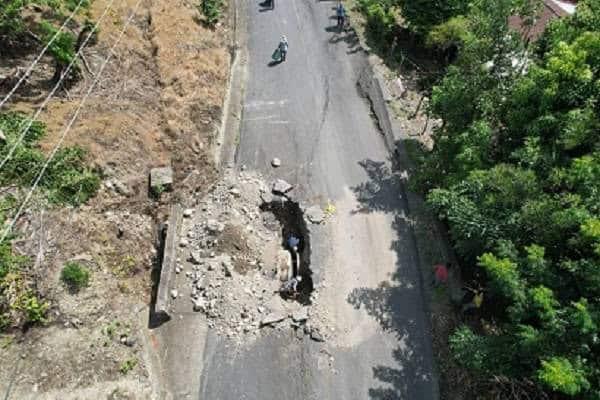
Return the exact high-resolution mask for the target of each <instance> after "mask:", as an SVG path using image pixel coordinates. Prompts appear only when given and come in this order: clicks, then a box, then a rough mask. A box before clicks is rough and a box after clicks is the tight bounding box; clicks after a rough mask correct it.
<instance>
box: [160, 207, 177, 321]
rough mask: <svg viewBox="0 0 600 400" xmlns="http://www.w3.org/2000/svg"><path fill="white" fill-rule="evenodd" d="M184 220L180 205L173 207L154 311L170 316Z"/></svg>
mask: <svg viewBox="0 0 600 400" xmlns="http://www.w3.org/2000/svg"><path fill="white" fill-rule="evenodd" d="M182 218H183V210H182V209H181V206H180V205H179V204H175V205H173V206H171V214H170V216H169V226H168V228H167V234H166V236H165V244H164V252H163V259H162V265H161V270H160V281H159V283H158V289H157V291H156V304H155V307H154V311H155V312H156V313H164V314H166V315H169V310H170V307H169V306H170V302H171V295H170V290H169V288H170V287H171V285H170V283H171V280H172V279H174V275H175V261H176V260H177V238H178V236H179V227H180V226H181V220H182Z"/></svg>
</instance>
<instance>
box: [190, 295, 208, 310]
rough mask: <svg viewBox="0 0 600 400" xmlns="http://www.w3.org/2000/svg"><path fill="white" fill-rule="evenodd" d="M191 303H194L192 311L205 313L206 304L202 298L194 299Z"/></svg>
mask: <svg viewBox="0 0 600 400" xmlns="http://www.w3.org/2000/svg"><path fill="white" fill-rule="evenodd" d="M192 302H193V303H194V307H193V308H194V311H196V312H203V313H205V312H206V310H207V304H206V301H205V300H204V299H203V298H198V299H194V300H193V301H192Z"/></svg>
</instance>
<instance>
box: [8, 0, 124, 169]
mask: <svg viewBox="0 0 600 400" xmlns="http://www.w3.org/2000/svg"><path fill="white" fill-rule="evenodd" d="M114 1H115V0H110V2H109V3H108V5H107V6H106V8H104V12H103V13H102V15H100V18H99V19H98V21H96V23H95V24H94V27H93V28H92V29H91V30H90V32H89V33H88V35H87V37H86V38H85V40H84V41H83V43H82V44H81V46H80V47H79V50H77V53H75V56H74V57H73V59H72V60H71V61H70V62H69V65H67V68H66V69H65V70H64V71H63V73H62V74H61V75H60V79H59V80H58V82H56V84H55V85H54V87H53V88H52V90H51V91H50V93H49V94H48V96H46V98H45V99H44V101H43V102H42V104H41V105H40V106H39V107H38V109H37V111H36V112H35V114H34V115H33V117H31V118H29V119H28V120H27V122H26V123H25V124H24V125H22V126H25V127H24V128H23V129H21V132H19V137H18V139H17V141H16V142H15V143H14V144H13V145H12V147H11V148H10V150H9V151H8V153H7V154H6V156H5V157H4V159H3V160H2V162H0V169H2V167H4V165H5V164H6V163H7V162H8V160H10V159H11V157H12V156H13V154H14V152H15V150H16V149H17V147H18V146H19V144H21V142H22V141H23V139H24V138H25V135H26V134H27V131H28V130H29V128H31V125H32V124H33V122H34V121H35V120H36V118H37V117H38V116H39V115H40V114H41V112H42V111H43V110H44V107H46V105H47V104H48V102H49V101H50V99H51V98H52V97H53V96H54V94H55V93H56V91H57V90H58V88H59V87H60V85H61V84H62V82H63V80H64V79H65V78H66V77H67V76H68V75H69V72H70V71H71V69H72V68H73V66H74V65H75V62H76V61H77V58H78V57H79V55H80V54H82V52H83V50H84V49H85V47H86V46H87V43H88V41H89V40H90V38H91V37H92V36H93V35H94V32H95V31H96V29H97V28H98V26H99V25H100V22H102V20H103V19H104V17H105V16H106V13H107V12H108V10H109V9H110V7H111V6H112V4H113V3H114Z"/></svg>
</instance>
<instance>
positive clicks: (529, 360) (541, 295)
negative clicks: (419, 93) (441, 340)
mask: <svg viewBox="0 0 600 400" xmlns="http://www.w3.org/2000/svg"><path fill="white" fill-rule="evenodd" d="M447 3H448V4H449V7H452V3H453V2H452V1H448V2H447ZM415 4H416V3H413V5H415ZM519 7H520V4H519V3H518V2H517V1H511V0H477V1H474V2H473V4H472V6H471V8H470V9H469V12H468V13H466V14H465V15H464V16H461V17H458V18H460V19H459V20H457V19H456V18H451V19H448V20H447V21H444V22H443V24H442V25H439V26H438V27H436V28H434V29H433V30H432V32H434V33H433V35H437V36H436V37H433V38H432V39H431V40H433V41H436V40H437V41H438V42H443V41H444V40H448V38H451V40H452V41H455V42H460V43H461V51H460V55H459V59H458V60H457V62H456V63H454V64H453V65H452V66H450V67H449V68H448V71H447V74H446V76H445V78H444V79H443V80H442V81H441V82H440V83H439V84H438V85H437V86H436V87H434V89H433V91H432V98H431V112H432V113H433V114H434V115H435V116H437V117H439V118H441V119H442V121H443V125H442V127H441V128H440V129H438V130H437V132H436V133H435V146H434V148H433V150H432V151H431V152H429V153H428V154H427V155H426V156H425V158H424V162H423V165H422V168H421V173H420V174H419V176H418V177H417V183H418V184H419V185H420V187H421V188H423V189H424V190H425V191H426V192H427V199H428V202H429V204H431V206H432V207H433V208H434V209H435V210H436V211H437V212H438V213H439V215H440V216H441V218H442V219H444V220H445V221H446V222H447V224H448V227H449V229H450V231H451V234H452V238H453V241H454V244H455V246H456V249H457V251H458V253H459V255H460V256H461V257H462V259H463V261H464V265H465V268H466V269H467V270H470V271H471V272H470V274H471V275H472V276H474V277H475V279H479V280H480V284H481V285H482V286H483V287H484V288H485V290H486V292H487V293H488V294H487V296H486V302H485V304H484V310H483V312H484V316H485V317H486V318H488V320H489V324H490V325H489V326H493V328H487V329H472V328H468V327H464V328H461V329H460V330H458V331H457V332H456V333H455V334H454V335H453V337H452V339H451V346H452V349H453V350H454V352H455V355H456V356H457V359H458V360H459V361H460V362H461V363H463V364H464V365H465V366H466V367H468V368H470V369H471V370H472V371H474V372H476V373H477V374H480V375H481V376H484V377H486V376H487V377H490V376H498V375H501V376H505V377H508V378H511V379H529V380H531V381H534V382H537V384H538V385H539V386H540V387H542V388H543V389H544V390H546V391H548V392H554V393H555V394H560V395H561V396H566V397H573V398H584V399H599V398H600V338H599V337H598V334H599V333H600V104H599V101H600V0H582V1H580V2H579V5H578V10H577V12H576V14H575V15H573V16H571V17H567V18H564V19H562V20H560V21H557V22H554V23H553V24H552V25H551V26H550V27H549V29H547V31H546V33H545V34H544V36H543V37H542V39H541V40H540V41H539V42H538V43H537V44H536V45H535V48H529V49H528V48H526V47H525V46H524V44H523V42H522V40H521V39H520V38H519V37H518V36H516V33H513V32H511V31H510V29H509V27H508V24H507V17H508V16H509V15H512V14H514V13H515V12H516V11H515V10H519ZM449 24H453V25H452V26H449ZM559 344H560V345H559Z"/></svg>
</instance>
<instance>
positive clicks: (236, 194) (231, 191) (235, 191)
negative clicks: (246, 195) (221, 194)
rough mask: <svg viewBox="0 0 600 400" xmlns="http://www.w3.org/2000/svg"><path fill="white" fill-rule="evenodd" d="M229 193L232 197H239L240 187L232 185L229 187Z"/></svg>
mask: <svg viewBox="0 0 600 400" xmlns="http://www.w3.org/2000/svg"><path fill="white" fill-rule="evenodd" d="M229 194H230V195H232V196H233V197H240V196H241V194H242V193H241V192H240V189H238V188H235V187H234V188H231V189H229Z"/></svg>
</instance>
